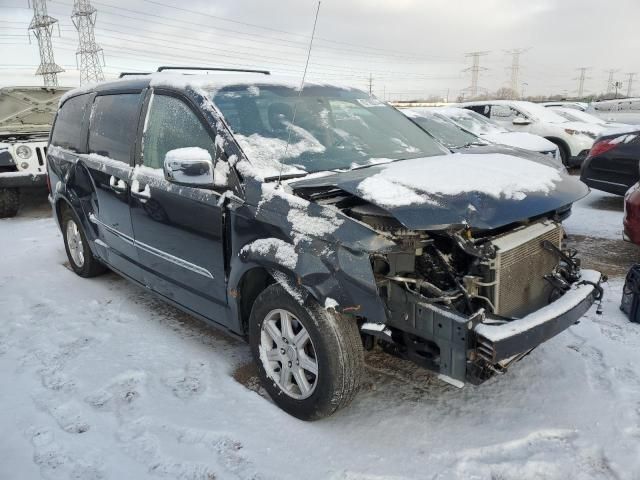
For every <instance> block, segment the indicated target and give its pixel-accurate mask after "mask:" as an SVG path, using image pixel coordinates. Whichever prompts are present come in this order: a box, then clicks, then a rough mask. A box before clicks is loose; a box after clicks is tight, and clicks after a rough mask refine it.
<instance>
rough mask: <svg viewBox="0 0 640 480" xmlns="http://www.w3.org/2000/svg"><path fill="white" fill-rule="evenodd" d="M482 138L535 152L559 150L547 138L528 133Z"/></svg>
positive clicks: (511, 133) (509, 133) (483, 135)
mask: <svg viewBox="0 0 640 480" xmlns="http://www.w3.org/2000/svg"><path fill="white" fill-rule="evenodd" d="M480 136H481V137H482V138H484V139H486V140H489V141H490V142H494V143H499V144H500V145H508V146H510V147H518V148H523V149H525V150H531V151H533V152H552V151H555V149H556V148H557V147H556V145H555V144H554V143H551V142H550V141H549V140H547V139H546V138H544V137H540V136H539V135H533V134H531V133H527V132H503V133H497V132H496V133H484V134H481V135H480Z"/></svg>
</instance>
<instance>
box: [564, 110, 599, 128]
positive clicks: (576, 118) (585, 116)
mask: <svg viewBox="0 0 640 480" xmlns="http://www.w3.org/2000/svg"><path fill="white" fill-rule="evenodd" d="M553 111H554V112H555V113H557V114H558V115H560V116H561V117H564V118H566V119H567V120H569V121H571V122H586V123H595V124H596V125H604V124H605V123H606V122H605V121H604V120H602V119H601V118H598V117H596V116H595V115H591V114H590V113H585V112H581V111H580V110H568V109H564V108H554V109H553Z"/></svg>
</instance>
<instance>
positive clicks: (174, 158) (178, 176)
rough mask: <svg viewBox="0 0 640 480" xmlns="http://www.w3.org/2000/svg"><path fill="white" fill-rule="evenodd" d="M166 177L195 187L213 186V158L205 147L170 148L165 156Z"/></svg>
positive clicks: (173, 181) (171, 180)
mask: <svg viewBox="0 0 640 480" xmlns="http://www.w3.org/2000/svg"><path fill="white" fill-rule="evenodd" d="M164 178H166V179H167V180H168V181H170V182H171V183H177V184H179V185H185V186H187V187H195V188H213V160H212V159H211V154H210V153H209V152H207V151H206V150H205V149H204V148H199V147H188V148H176V149H175V150H169V151H168V152H167V154H166V155H165V157H164Z"/></svg>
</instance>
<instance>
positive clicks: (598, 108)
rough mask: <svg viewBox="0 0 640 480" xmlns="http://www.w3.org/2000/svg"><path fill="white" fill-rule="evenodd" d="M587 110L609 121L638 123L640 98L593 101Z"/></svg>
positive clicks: (639, 122)
mask: <svg viewBox="0 0 640 480" xmlns="http://www.w3.org/2000/svg"><path fill="white" fill-rule="evenodd" d="M588 111H589V112H592V113H594V114H595V115H598V116H599V117H602V118H604V119H605V120H607V121H610V122H622V123H631V124H634V125H638V124H640V98H624V99H618V100H605V101H602V102H595V103H592V104H591V106H590V107H589V110H588Z"/></svg>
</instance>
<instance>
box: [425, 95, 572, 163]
mask: <svg viewBox="0 0 640 480" xmlns="http://www.w3.org/2000/svg"><path fill="white" fill-rule="evenodd" d="M437 111H438V113H439V114H440V115H442V116H445V117H447V118H448V119H450V120H451V121H453V122H454V123H455V124H456V125H458V126H459V127H460V128H463V129H465V130H467V131H469V132H472V133H473V134H475V135H477V136H479V137H481V138H482V139H484V140H487V141H489V142H493V143H498V144H500V145H508V146H510V147H516V148H522V149H524V150H530V151H532V152H538V153H542V154H544V155H551V156H552V157H554V158H556V159H558V160H561V157H560V151H559V149H558V146H557V145H555V144H554V143H552V142H550V141H549V140H547V139H545V138H542V137H541V136H539V135H534V134H531V133H527V132H513V131H511V130H509V129H508V128H506V127H505V126H504V125H501V124H499V123H497V122H494V121H493V120H491V119H489V118H487V117H485V116H484V115H480V114H479V113H476V112H474V111H473V110H467V109H465V108H456V107H446V108H438V110H437Z"/></svg>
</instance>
